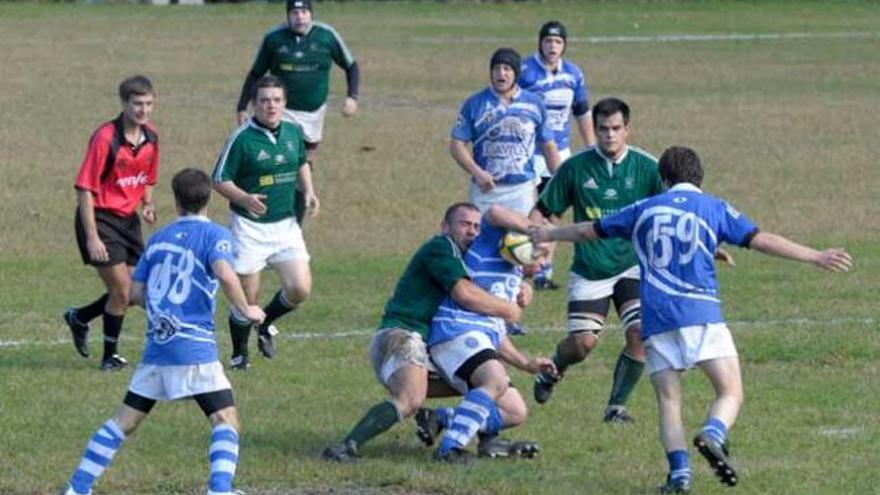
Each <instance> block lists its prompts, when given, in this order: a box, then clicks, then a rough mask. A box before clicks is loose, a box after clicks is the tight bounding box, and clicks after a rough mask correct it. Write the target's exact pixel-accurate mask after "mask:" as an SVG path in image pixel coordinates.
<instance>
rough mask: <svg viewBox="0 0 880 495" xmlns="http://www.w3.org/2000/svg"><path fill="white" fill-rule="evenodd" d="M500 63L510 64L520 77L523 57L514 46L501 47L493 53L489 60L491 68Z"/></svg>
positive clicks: (517, 76) (515, 73)
mask: <svg viewBox="0 0 880 495" xmlns="http://www.w3.org/2000/svg"><path fill="white" fill-rule="evenodd" d="M498 64H505V65H509V66H510V67H511V68H512V69H513V73H514V75H515V76H516V78H517V79H519V73H520V71H521V70H522V57H520V56H519V53H517V52H516V50H514V49H513V48H499V49H497V50H495V53H493V54H492V59H491V60H489V70H490V71H491V70H492V67H495V66H496V65H498Z"/></svg>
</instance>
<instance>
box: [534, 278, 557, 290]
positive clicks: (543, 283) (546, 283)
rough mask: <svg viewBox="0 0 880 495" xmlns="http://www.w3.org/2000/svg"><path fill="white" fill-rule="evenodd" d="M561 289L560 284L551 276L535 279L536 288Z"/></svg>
mask: <svg viewBox="0 0 880 495" xmlns="http://www.w3.org/2000/svg"><path fill="white" fill-rule="evenodd" d="M557 289H559V284H557V283H556V282H554V281H553V280H552V279H549V278H544V277H541V278H536V279H535V290H557Z"/></svg>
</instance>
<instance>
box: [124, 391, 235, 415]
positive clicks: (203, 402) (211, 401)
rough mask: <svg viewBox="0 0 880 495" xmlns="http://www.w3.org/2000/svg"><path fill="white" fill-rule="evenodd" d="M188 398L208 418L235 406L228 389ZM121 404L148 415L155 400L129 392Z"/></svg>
mask: <svg viewBox="0 0 880 495" xmlns="http://www.w3.org/2000/svg"><path fill="white" fill-rule="evenodd" d="M190 398H191V399H193V400H195V401H196V404H198V405H199V407H200V408H201V409H202V412H203V413H204V414H205V416H210V415H212V414H214V413H215V412H217V411H219V410H221V409H226V408H227V407H232V406H234V405H235V398H234V397H233V396H232V390H230V389H228V388H227V389H223V390H217V391H215V392H208V393H205V394H198V395H193V396H192V397H190ZM122 403H123V404H125V405H126V406H128V407H130V408H132V409H137V410H138V411H140V412H142V413H144V414H149V412H150V411H151V410H152V409H153V406H155V405H156V400H155V399H150V398H147V397H144V396H142V395H138V394H136V393H134V392H132V391H130V390H129V391H128V392H126V394H125V398H124V399H122Z"/></svg>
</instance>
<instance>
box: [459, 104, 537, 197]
mask: <svg viewBox="0 0 880 495" xmlns="http://www.w3.org/2000/svg"><path fill="white" fill-rule="evenodd" d="M452 139H457V140H459V141H465V142H470V143H473V154H474V161H475V162H476V163H477V165H479V166H480V168H482V169H483V170H485V171H486V172H488V173H489V174H491V175H492V178H493V179H495V183H496V184H521V183H523V182H528V181H532V180H534V178H535V163H534V162H535V160H534V155H535V149H536V147H537V146H538V145H540V144H543V143H546V142H549V141H552V140H553V135H552V133H551V132H550V128H549V127H548V126H547V115H546V111H545V109H544V102H543V101H542V100H541V98H540V97H539V96H537V95H535V94H534V93H530V92H528V91H523V90H522V89H517V90H516V92H515V94H514V96H513V97H512V98H511V101H510V103H509V104H508V103H504V101H502V100H501V98H499V97H498V94H497V93H495V92H494V91H493V90H492V88H491V87H490V88H486V89H484V90H482V91H480V92H478V93H475V94H473V95H472V96H471V97H470V98H468V99H467V100H466V101H465V102H464V105H462V107H461V112H460V113H459V115H458V119H457V120H456V121H455V124H454V125H453V126H452Z"/></svg>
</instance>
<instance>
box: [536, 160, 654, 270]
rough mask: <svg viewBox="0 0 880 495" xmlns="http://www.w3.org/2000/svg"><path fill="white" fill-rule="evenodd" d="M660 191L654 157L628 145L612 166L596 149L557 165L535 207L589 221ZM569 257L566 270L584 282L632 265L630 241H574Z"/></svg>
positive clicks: (579, 220) (634, 259) (552, 213)
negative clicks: (566, 212)
mask: <svg viewBox="0 0 880 495" xmlns="http://www.w3.org/2000/svg"><path fill="white" fill-rule="evenodd" d="M662 191H663V182H662V181H661V180H660V172H659V171H658V169H657V160H656V159H655V158H654V157H653V156H651V155H649V154H648V153H646V152H645V151H643V150H641V149H639V148H636V147H634V146H629V147H628V148H627V152H626V154H625V155H624V156H623V158H622V159H621V161H620V163H617V164H612V162H611V161H610V160H609V159H607V158H606V157H605V156H604V155H602V154H601V153H600V152H599V150H598V148H597V147H592V148H589V149H586V150H584V151H581V152H579V153H577V154H575V155H573V156H572V157H571V158H569V159H568V160H566V161H565V163H563V164H562V166H561V167H560V168H559V170H557V171H556V174H555V175H554V176H553V178H552V179H551V180H550V182H549V183H548V184H547V187H546V188H545V189H544V191H543V192H542V193H541V197H540V198H539V199H538V204H537V205H536V207H537V208H538V209H539V210H540V211H541V212H542V213H543V214H544V215H548V216H549V215H556V216H562V214H563V213H564V212H565V210H567V209H568V208H569V207H572V208H573V209H574V221H575V222H593V221H596V220H599V219H600V218H602V217H603V216H605V215H609V214H611V213H615V212H617V211H618V210H620V209H622V208H623V207H625V206H627V205H630V204H632V203H635V202H636V201H638V200H640V199H644V198H647V197H649V196H653V195H655V194H658V193H660V192H662ZM574 253H575V256H574V261H573V263H572V266H571V271H573V272H575V273H577V274H578V275H580V276H582V277H584V278H586V279H587V280H602V279H606V278H609V277H613V276H615V275H617V274H619V273H621V272H623V271H624V270H627V269H628V268H630V267H632V266H634V265H636V263H637V260H636V255H635V252H634V251H633V248H632V243H631V242H630V241H629V239H599V240H596V241H592V242H579V243H577V244H575V248H574Z"/></svg>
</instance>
